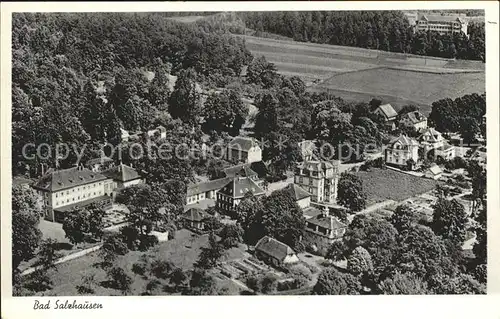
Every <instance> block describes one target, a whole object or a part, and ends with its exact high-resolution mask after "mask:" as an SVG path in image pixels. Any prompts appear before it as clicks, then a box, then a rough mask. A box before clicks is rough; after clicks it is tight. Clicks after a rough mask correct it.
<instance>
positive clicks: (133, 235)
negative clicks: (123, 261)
mask: <svg viewBox="0 0 500 319" xmlns="http://www.w3.org/2000/svg"><path fill="white" fill-rule="evenodd" d="M120 234H121V237H122V239H123V241H124V242H125V244H126V245H127V247H128V248H129V249H130V250H137V248H138V247H139V245H140V240H139V231H138V230H137V228H135V227H132V226H124V227H122V228H120Z"/></svg>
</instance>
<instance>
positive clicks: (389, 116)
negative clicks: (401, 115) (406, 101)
mask: <svg viewBox="0 0 500 319" xmlns="http://www.w3.org/2000/svg"><path fill="white" fill-rule="evenodd" d="M373 113H374V114H377V115H380V116H382V117H383V118H384V122H385V125H386V126H387V127H388V128H390V129H392V130H394V129H396V117H397V116H398V112H396V110H395V109H394V108H393V107H392V105H390V104H382V105H380V106H379V107H377V108H376V109H375V110H373Z"/></svg>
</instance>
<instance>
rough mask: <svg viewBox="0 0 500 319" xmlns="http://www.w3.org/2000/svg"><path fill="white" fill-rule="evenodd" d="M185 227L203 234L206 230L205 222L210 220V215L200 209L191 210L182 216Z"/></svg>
mask: <svg viewBox="0 0 500 319" xmlns="http://www.w3.org/2000/svg"><path fill="white" fill-rule="evenodd" d="M181 218H182V221H183V225H184V227H186V228H188V229H190V230H192V231H195V232H203V231H205V230H206V228H205V227H206V226H205V222H206V221H207V220H208V219H209V218H210V215H209V214H208V213H206V212H205V211H204V210H202V209H199V208H190V209H188V210H187V211H186V212H184V214H182V217H181Z"/></svg>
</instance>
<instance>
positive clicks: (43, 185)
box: [33, 166, 114, 221]
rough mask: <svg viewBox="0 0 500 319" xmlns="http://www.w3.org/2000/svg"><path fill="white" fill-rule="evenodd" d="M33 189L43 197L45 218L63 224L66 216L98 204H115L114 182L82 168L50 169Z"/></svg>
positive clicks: (41, 198)
mask: <svg viewBox="0 0 500 319" xmlns="http://www.w3.org/2000/svg"><path fill="white" fill-rule="evenodd" d="M33 188H34V189H35V190H36V192H37V193H38V195H39V198H40V200H41V202H42V207H43V208H44V211H45V218H47V219H49V220H51V221H61V220H62V218H63V216H62V215H63V213H64V212H66V211H71V210H74V209H77V208H78V207H84V206H86V205H88V204H90V203H93V202H98V201H111V196H112V194H113V189H114V182H113V179H112V178H110V177H107V176H105V175H103V174H101V173H98V172H93V171H91V170H89V169H87V168H84V167H82V166H78V167H72V168H68V169H63V170H49V171H48V172H47V173H46V174H45V175H44V176H42V177H41V178H40V179H39V180H38V182H37V183H36V184H34V185H33Z"/></svg>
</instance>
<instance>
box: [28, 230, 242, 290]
mask: <svg viewBox="0 0 500 319" xmlns="http://www.w3.org/2000/svg"><path fill="white" fill-rule="evenodd" d="M207 244H208V235H201V236H199V235H193V233H192V232H190V231H188V230H185V229H182V230H179V231H178V232H177V233H176V238H175V239H172V240H170V241H168V242H163V243H160V244H159V245H157V246H156V247H154V248H153V249H152V250H150V251H148V252H141V251H130V252H129V253H127V254H126V255H125V256H118V258H117V259H116V261H115V262H114V263H113V266H114V267H122V268H123V269H124V270H125V272H126V273H127V274H128V275H129V276H130V277H131V278H132V280H133V282H132V286H131V293H130V294H131V295H140V294H141V293H142V292H144V290H145V286H146V284H147V282H148V281H149V280H150V279H151V278H153V277H151V278H149V279H144V278H143V277H141V276H138V275H136V274H134V273H133V272H132V270H131V269H132V265H133V264H134V263H136V262H138V261H139V259H140V258H141V256H142V255H143V254H146V255H148V256H150V258H149V259H150V260H151V261H152V260H154V259H161V260H166V261H170V262H172V263H173V264H174V265H175V266H177V267H180V268H182V269H183V270H185V271H188V270H190V269H192V268H193V263H194V262H195V261H196V260H197V259H198V255H199V253H200V251H201V250H200V249H201V247H204V246H206V245H207ZM244 256H245V254H244V252H243V250H242V249H241V248H231V249H229V250H227V254H226V256H225V257H224V258H223V259H222V260H223V261H224V260H233V259H238V258H242V257H244ZM101 261H102V260H101V258H100V257H99V255H98V252H95V253H91V254H88V255H86V256H83V257H81V258H78V259H74V260H71V261H68V262H66V263H63V264H59V265H58V267H57V270H55V271H54V270H50V271H49V272H48V275H49V277H50V278H51V279H52V281H53V288H52V289H51V290H48V291H45V292H40V293H37V295H54V296H75V295H78V292H77V290H76V286H77V285H79V284H80V283H81V281H82V277H83V276H85V275H89V274H92V273H93V274H95V281H96V283H97V284H96V285H94V289H95V293H94V294H93V295H97V296H113V295H121V292H120V291H119V290H116V289H113V288H108V287H105V285H102V284H101V283H103V282H105V281H106V280H107V277H106V272H105V271H104V270H102V269H101V268H99V267H97V264H98V263H100V262H101ZM162 282H163V281H162ZM218 282H219V281H218ZM165 283H166V282H165ZM219 284H220V285H221V286H228V288H229V289H230V291H231V290H234V287H231V286H232V285H231V283H229V282H224V281H220V282H219ZM160 294H167V293H163V292H160Z"/></svg>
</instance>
